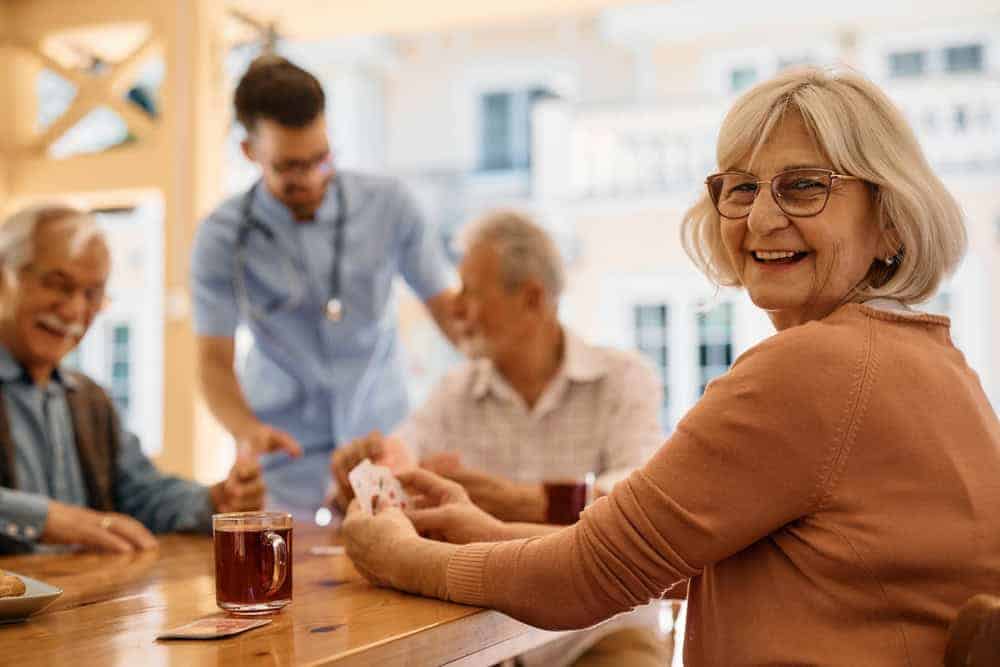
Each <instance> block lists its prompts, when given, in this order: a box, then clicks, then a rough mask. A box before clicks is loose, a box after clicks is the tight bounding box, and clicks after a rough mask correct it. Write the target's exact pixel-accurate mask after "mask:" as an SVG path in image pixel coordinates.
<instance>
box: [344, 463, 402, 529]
mask: <svg viewBox="0 0 1000 667" xmlns="http://www.w3.org/2000/svg"><path fill="white" fill-rule="evenodd" d="M347 479H348V480H350V482H351V488H352V489H354V495H355V497H357V499H358V503H359V504H360V505H361V510H362V511H363V512H364V513H365V514H367V515H368V516H372V515H373V514H374V513H375V510H376V509H380V510H381V509H385V508H387V507H398V508H400V509H404V510H405V509H406V508H407V507H409V505H410V497H409V496H408V495H406V491H404V490H403V486H402V485H401V484H400V483H399V480H398V479H396V476H395V475H393V474H392V471H391V470H389V469H388V468H386V467H385V466H377V465H374V464H373V463H372V462H371V461H369V460H368V459H365V460H364V461H362V462H361V463H359V464H358V465H356V466H354V469H353V470H351V472H350V473H349V474H348V475H347Z"/></svg>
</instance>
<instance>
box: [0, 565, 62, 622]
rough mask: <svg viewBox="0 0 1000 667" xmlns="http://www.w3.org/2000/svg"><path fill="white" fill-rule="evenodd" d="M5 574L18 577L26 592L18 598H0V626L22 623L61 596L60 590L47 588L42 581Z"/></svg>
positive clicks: (15, 573) (14, 573)
mask: <svg viewBox="0 0 1000 667" xmlns="http://www.w3.org/2000/svg"><path fill="white" fill-rule="evenodd" d="M5 573H6V574H13V575H14V576H16V577H20V578H21V581H23V582H24V587H25V588H26V589H27V590H26V591H25V592H24V595H20V596H18V597H10V598H0V624H2V623H17V622H19V621H24V620H26V619H27V618H28V617H29V616H31V615H32V614H36V613H38V612H40V611H41V610H42V609H45V608H46V607H48V606H49V605H50V604H52V603H53V602H54V601H55V599H56V598H58V597H59V596H60V595H62V594H63V592H62V589H61V588H56V587H55V586H49V585H48V584H46V583H45V582H43V581H38V580H37V579H32V578H31V577H26V576H24V575H23V574H18V573H17V572H10V571H5Z"/></svg>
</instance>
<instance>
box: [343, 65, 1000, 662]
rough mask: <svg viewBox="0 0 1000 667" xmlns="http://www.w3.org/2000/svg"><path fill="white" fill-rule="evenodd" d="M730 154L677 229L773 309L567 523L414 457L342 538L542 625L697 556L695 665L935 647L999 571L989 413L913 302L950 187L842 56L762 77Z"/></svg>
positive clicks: (947, 242) (730, 135)
mask: <svg viewBox="0 0 1000 667" xmlns="http://www.w3.org/2000/svg"><path fill="white" fill-rule="evenodd" d="M717 158H718V165H719V172H718V173H716V174H712V175H711V176H709V177H708V178H707V180H706V186H707V187H706V193H705V195H704V196H703V197H702V198H701V200H700V201H698V202H697V203H696V204H695V205H694V206H693V207H692V209H691V210H690V211H689V212H688V214H687V216H686V217H685V220H684V226H683V237H684V244H685V247H686V249H687V251H688V253H689V254H690V255H691V257H692V258H693V259H694V261H695V262H696V263H697V264H698V265H699V266H700V267H701V268H702V269H703V270H704V272H705V273H706V275H708V276H709V277H710V278H711V279H713V280H714V281H716V282H717V283H719V284H724V285H735V286H740V287H742V288H743V289H745V290H747V292H748V294H749V296H750V298H751V299H752V300H753V302H754V303H755V304H756V305H757V306H758V307H759V308H761V309H763V310H764V311H765V312H766V313H767V315H768V316H769V317H770V319H771V321H772V322H773V324H774V327H775V329H776V330H777V333H776V334H775V335H774V336H772V337H770V338H768V339H767V340H765V341H764V342H762V343H760V344H759V345H757V346H756V347H754V348H752V349H750V350H749V351H747V352H746V353H745V354H743V355H742V356H741V357H740V358H739V359H737V361H736V362H735V363H734V364H733V367H732V369H731V370H730V371H729V372H728V373H726V374H725V375H723V376H722V377H720V378H718V379H717V380H715V381H714V382H712V383H711V384H710V385H709V386H708V388H707V390H706V391H705V394H704V396H703V397H702V398H701V400H700V401H699V402H698V403H697V404H696V405H695V406H694V407H693V408H692V409H691V411H690V412H689V413H688V414H687V415H686V416H685V417H684V419H683V420H681V422H680V423H679V424H678V425H677V428H676V430H675V431H674V433H673V435H672V436H671V437H670V439H669V440H668V441H667V442H666V443H665V444H664V445H663V447H662V448H661V449H660V450H659V451H658V452H657V454H656V455H655V456H654V457H653V458H652V460H650V461H649V462H648V463H647V464H646V466H644V467H643V468H641V469H640V470H638V471H636V472H635V473H633V474H632V475H631V476H630V477H629V478H628V479H627V480H626V481H624V482H622V483H620V484H618V485H617V486H616V487H615V489H614V490H613V492H612V493H611V495H610V496H608V497H606V498H603V499H601V500H599V501H597V502H596V503H594V504H593V505H592V506H591V507H590V508H588V510H587V511H586V512H584V514H583V515H582V517H581V519H580V521H579V522H578V523H577V524H576V525H575V526H572V527H568V528H565V529H563V530H561V531H558V532H554V533H552V532H546V531H543V530H542V529H539V530H538V535H539V537H530V538H527V539H519V540H513V539H509V538H512V537H514V536H515V535H519V536H523V535H525V534H526V533H527V534H530V531H526V529H525V527H524V526H523V525H519V526H517V527H516V530H514V529H513V528H512V527H510V526H506V525H505V524H501V523H500V522H497V521H496V520H495V519H492V518H491V517H489V516H488V515H485V514H483V513H482V512H480V511H479V510H477V509H476V508H475V507H474V506H472V505H470V504H469V503H468V500H467V498H465V497H464V495H463V494H462V492H461V490H460V489H458V488H456V487H454V486H453V485H451V484H449V483H447V482H445V481H443V480H439V479H437V478H434V477H433V476H431V475H430V474H429V473H426V472H412V473H405V474H403V475H402V478H403V480H404V482H405V483H406V484H407V485H408V486H409V488H410V490H411V491H412V492H413V493H415V494H416V495H418V496H419V502H420V505H422V507H421V508H420V509H414V510H411V511H410V512H409V513H408V514H404V513H403V512H400V511H398V510H387V511H383V512H380V513H379V514H377V515H376V516H375V517H372V518H367V517H364V516H362V515H360V514H359V513H358V512H357V510H356V509H355V510H354V511H353V512H352V513H350V515H349V516H348V519H347V521H346V522H345V524H344V534H345V537H346V540H347V549H348V553H349V554H350V556H351V558H352V559H353V560H354V562H355V564H356V565H357V566H358V569H359V570H360V571H361V572H362V573H363V574H364V575H365V576H367V577H368V578H369V579H371V580H372V581H374V582H377V583H379V584H382V585H388V586H393V587H396V588H399V589H402V590H406V591H411V592H415V593H419V594H422V595H428V596H436V597H441V598H445V599H449V600H454V601H456V602H461V603H465V604H471V605H478V606H484V607H493V608H495V609H499V610H501V611H503V612H506V613H508V614H510V615H512V616H514V617H515V618H518V619H521V620H523V621H525V622H528V623H531V624H533V625H537V626H541V627H545V628H579V627H584V626H587V625H590V624H593V623H597V622H599V621H601V620H603V619H606V618H609V617H611V616H613V615H615V614H617V613H620V612H622V611H625V610H628V609H630V608H632V607H634V606H636V605H639V604H643V603H645V602H647V601H649V600H650V599H653V598H656V597H659V596H661V595H663V594H664V593H665V592H667V593H669V592H670V589H671V588H673V587H674V586H676V585H677V584H680V583H682V582H687V598H688V601H689V611H688V620H687V638H686V643H685V664H687V665H689V666H699V665H740V664H747V665H751V664H752V665H765V664H767V665H777V664H795V665H801V664H809V665H901V664H907V665H938V664H940V663H941V659H942V656H943V654H944V649H945V644H946V639H947V630H948V625H949V622H950V621H951V620H952V618H953V617H954V615H955V612H956V610H957V609H958V608H959V607H960V606H961V605H962V603H963V602H965V601H966V600H967V599H968V598H969V597H971V596H972V595H974V594H976V593H979V592H986V591H994V592H995V591H996V590H997V586H1000V481H998V480H1000V423H998V420H997V417H996V414H995V413H994V411H993V408H992V407H991V406H990V403H989V401H988V400H987V398H986V396H985V394H984V392H983V389H982V387H981V385H980V383H979V380H978V378H977V376H976V374H975V373H974V372H973V371H972V370H971V369H970V368H969V367H968V365H967V364H966V361H965V359H964V357H963V356H962V353H961V352H959V351H958V350H957V349H956V348H955V346H954V345H953V344H952V341H951V337H950V334H949V321H948V319H947V318H945V317H940V316H936V315H929V314H925V313H921V312H919V311H917V310H915V309H914V308H913V307H912V306H913V304H916V303H919V302H921V301H924V300H926V299H927V298H928V297H930V296H931V295H932V294H933V293H934V291H935V289H936V288H937V287H938V285H939V284H940V282H941V279H942V278H943V277H944V276H945V275H946V274H947V273H948V272H949V271H951V270H952V269H954V267H955V265H956V264H957V263H958V262H959V260H960V258H961V256H962V253H963V251H964V249H965V242H966V239H965V232H964V229H963V224H962V220H961V213H960V210H959V207H958V205H957V204H956V202H955V201H954V199H953V198H952V197H951V195H950V194H949V193H948V192H947V191H946V190H945V188H944V186H943V185H942V184H941V182H940V181H939V180H938V178H937V177H936V176H935V175H934V174H933V173H932V171H931V169H930V167H929V165H928V163H927V161H926V159H925V157H924V156H923V154H922V152H921V150H920V147H919V145H918V143H917V140H916V138H915V136H914V134H913V132H912V130H911V129H910V128H909V126H908V125H907V123H906V122H905V120H904V119H903V117H902V115H901V114H900V113H899V111H898V110H897V109H896V108H895V107H894V106H893V104H892V103H891V102H890V101H889V100H888V98H887V97H886V96H885V95H884V94H883V93H882V92H881V91H880V90H878V88H876V87H875V86H874V85H873V84H871V83H870V82H868V81H866V80H865V79H863V78H862V77H860V76H858V75H856V74H853V73H843V72H836V71H826V70H819V69H805V70H798V71H793V72H790V73H787V74H784V75H781V76H779V77H777V78H775V79H773V80H770V81H767V82H765V83H762V84H760V85H758V86H756V87H755V88H753V89H751V90H750V91H748V92H747V93H746V94H745V95H743V96H742V97H741V98H740V99H739V100H737V102H736V103H735V105H734V106H733V108H732V110H731V111H730V112H729V114H728V115H727V117H726V119H725V121H724V122H723V125H722V129H721V132H720V134H719V142H718V152H717ZM428 526H433V528H434V529H433V530H432V531H430V532H431V534H432V535H433V536H435V537H439V538H444V539H447V540H448V541H449V542H455V543H462V542H465V541H467V539H468V536H471V535H476V536H479V538H478V539H480V540H481V539H482V537H481V536H482V535H488V536H490V538H491V539H493V540H495V541H492V542H482V541H479V542H477V543H472V544H465V545H462V546H458V545H457V544H448V543H444V542H440V541H432V540H430V539H427V538H425V537H422V536H421V534H422V533H423V534H427V533H428V531H427V530H426V528H427V527H428ZM675 590H676V589H675Z"/></svg>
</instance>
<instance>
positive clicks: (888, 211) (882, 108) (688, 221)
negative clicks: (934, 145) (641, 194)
mask: <svg viewBox="0 0 1000 667" xmlns="http://www.w3.org/2000/svg"><path fill="white" fill-rule="evenodd" d="M789 110H792V111H795V112H798V114H799V115H800V116H801V117H802V120H803V121H804V122H805V125H806V127H807V128H808V130H809V132H810V134H811V135H812V136H813V139H814V140H815V141H816V143H817V145H818V146H819V147H820V150H822V151H823V152H824V153H825V154H826V156H827V158H828V159H829V160H830V162H831V163H832V164H833V168H834V169H835V170H836V171H838V172H841V173H844V174H849V175H851V176H858V177H860V178H862V179H864V180H865V181H867V182H868V183H869V184H870V185H871V187H872V188H873V192H874V201H875V211H876V220H875V221H874V222H875V224H877V225H878V226H879V229H880V231H881V233H882V234H883V235H884V236H883V238H884V239H885V241H886V242H887V244H888V246H889V247H892V248H896V249H897V253H896V256H895V257H894V258H893V263H892V264H890V265H886V264H885V263H884V262H882V261H878V260H876V261H874V262H873V263H872V267H871V269H870V270H869V272H868V275H867V276H866V278H865V280H864V281H863V282H862V283H861V284H860V285H858V288H857V291H856V293H855V295H854V298H856V299H862V300H863V299H869V298H875V297H888V298H893V299H898V300H899V301H901V302H903V303H919V302H921V301H925V300H927V299H929V298H930V297H931V296H933V294H934V292H935V291H936V290H937V287H938V285H939V284H940V282H941V280H942V278H944V276H945V275H947V274H948V273H950V272H951V271H953V270H954V269H955V267H956V266H957V264H958V262H959V261H960V260H961V258H962V255H963V254H964V253H965V246H966V233H965V225H964V224H963V222H962V212H961V209H960V208H959V206H958V203H957V202H956V201H955V199H954V198H953V197H952V196H951V194H950V193H949V192H948V190H947V189H946V188H945V187H944V184H943V183H942V182H941V180H940V179H939V178H938V177H937V176H936V175H935V174H934V172H933V171H932V170H931V167H930V164H928V162H927V158H925V157H924V154H923V151H922V150H921V148H920V144H919V143H918V142H917V138H916V135H915V134H914V133H913V130H912V129H911V128H910V125H909V124H908V123H907V122H906V120H905V119H904V118H903V115H902V113H900V111H899V110H898V109H897V108H896V106H895V105H894V104H893V103H892V102H891V101H890V100H889V98H888V97H887V96H886V95H885V93H883V92H882V91H881V90H880V89H879V88H878V87H877V86H875V84H873V83H871V82H870V81H868V80H867V79H865V78H864V77H862V76H860V75H858V74H856V73H854V72H850V71H837V70H832V69H819V68H814V67H809V68H803V69H796V70H792V71H789V72H786V73H783V74H780V75H779V76H777V77H775V78H773V79H771V80H769V81H765V82H763V83H761V84H759V85H757V86H754V87H753V88H751V89H750V90H748V91H747V92H746V93H744V94H743V95H742V96H741V97H740V98H739V99H738V100H736V103H735V104H734V105H733V108H732V109H730V111H729V113H728V114H726V118H725V120H723V122H722V128H721V129H720V131H719V141H718V148H717V151H716V158H717V160H718V163H719V169H720V170H723V171H724V170H726V169H731V168H733V167H734V165H736V164H738V163H739V162H740V161H741V160H744V159H746V158H747V157H749V158H750V162H753V159H754V158H755V157H756V155H757V153H758V151H760V149H761V147H762V146H763V144H764V143H765V142H766V141H767V139H768V137H769V136H770V134H771V133H772V132H773V131H774V129H775V128H776V127H777V126H778V124H779V123H780V121H781V119H782V117H783V115H784V114H785V113H786V112H787V111H789ZM681 239H682V242H683V244H684V249H685V251H686V252H687V254H688V256H690V257H691V259H692V260H693V261H694V262H695V264H697V265H698V267H699V268H700V269H701V270H702V271H703V272H704V273H705V275H707V276H708V278H709V279H710V280H712V281H713V282H715V283H716V284H719V285H727V286H739V285H740V279H739V276H738V274H737V273H736V271H735V270H734V269H733V267H732V265H731V264H730V262H729V257H728V255H727V254H726V250H725V248H724V246H723V244H722V234H721V229H720V219H719V214H718V212H717V211H716V210H715V207H714V206H713V205H712V201H711V200H710V199H709V196H708V193H707V192H705V193H704V194H703V195H702V196H701V198H700V199H699V200H698V201H697V202H696V203H695V205H694V206H692V207H691V208H690V209H689V210H688V211H687V213H686V214H685V215H684V220H683V223H682V226H681Z"/></svg>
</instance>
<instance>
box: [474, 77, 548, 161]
mask: <svg viewBox="0 0 1000 667" xmlns="http://www.w3.org/2000/svg"><path fill="white" fill-rule="evenodd" d="M551 96H552V94H551V93H550V92H549V91H548V90H545V89H543V88H531V89H528V90H522V91H496V92H490V93H486V94H484V95H483V96H482V98H481V99H480V116H481V119H482V129H481V138H480V144H481V146H480V161H479V168H480V169H481V170H483V171H506V170H510V169H527V168H528V167H530V166H531V109H532V107H533V106H534V104H535V102H537V101H538V100H540V99H544V98H546V97H551Z"/></svg>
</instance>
